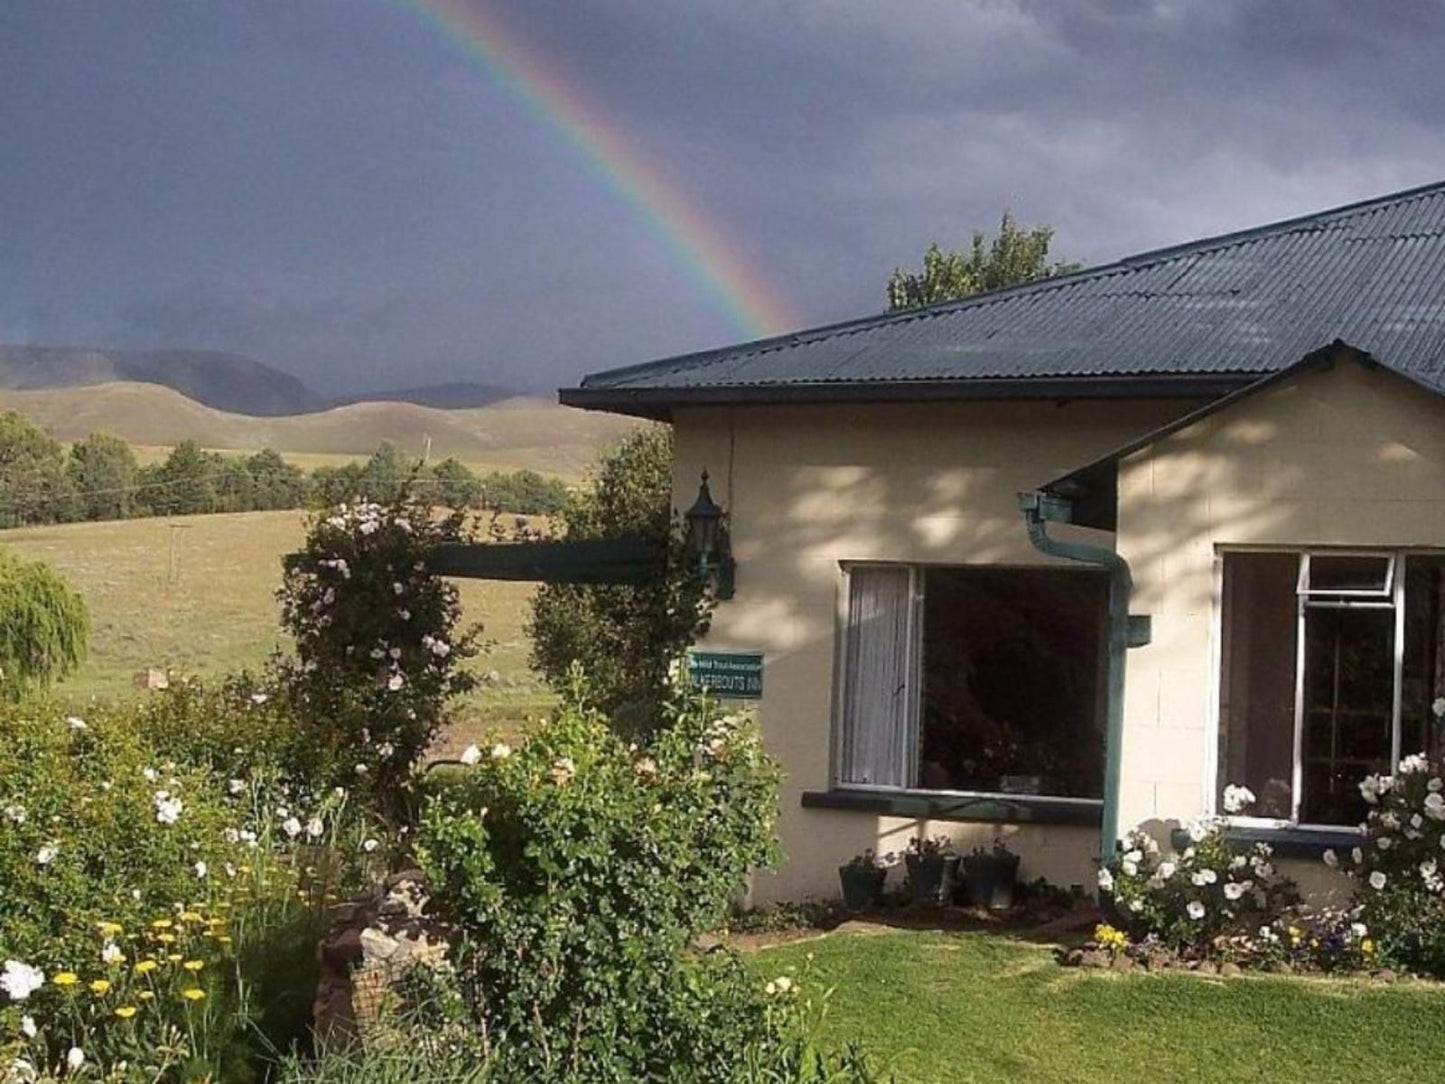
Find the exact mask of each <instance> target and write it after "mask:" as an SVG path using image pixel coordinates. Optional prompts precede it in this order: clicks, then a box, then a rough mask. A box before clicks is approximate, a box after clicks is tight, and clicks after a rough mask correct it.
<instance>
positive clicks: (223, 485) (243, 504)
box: [211, 455, 256, 512]
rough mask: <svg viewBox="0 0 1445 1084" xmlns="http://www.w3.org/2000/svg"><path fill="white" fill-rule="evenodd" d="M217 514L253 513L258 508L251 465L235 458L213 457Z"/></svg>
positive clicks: (212, 466)
mask: <svg viewBox="0 0 1445 1084" xmlns="http://www.w3.org/2000/svg"><path fill="white" fill-rule="evenodd" d="M211 468H212V471H213V474H212V477H213V478H214V479H215V482H214V485H215V487H216V507H215V511H217V512H251V511H254V510H255V508H256V479H255V478H254V477H253V476H252V474H251V468H250V465H249V464H248V463H247V462H246V460H244V459H238V458H237V457H235V456H222V455H213V458H212V459H211Z"/></svg>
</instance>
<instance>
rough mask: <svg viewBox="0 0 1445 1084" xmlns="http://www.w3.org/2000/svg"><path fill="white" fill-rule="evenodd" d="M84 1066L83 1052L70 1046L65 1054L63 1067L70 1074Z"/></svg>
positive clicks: (76, 1047)
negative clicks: (64, 1066)
mask: <svg viewBox="0 0 1445 1084" xmlns="http://www.w3.org/2000/svg"><path fill="white" fill-rule="evenodd" d="M84 1064H85V1051H84V1050H82V1049H80V1047H78V1046H72V1047H71V1048H70V1049H69V1050H68V1051H66V1054H65V1065H66V1068H68V1069H69V1070H70V1071H71V1072H72V1073H73V1072H75V1071H76V1070H77V1069H79V1068H80V1067H81V1066H82V1065H84Z"/></svg>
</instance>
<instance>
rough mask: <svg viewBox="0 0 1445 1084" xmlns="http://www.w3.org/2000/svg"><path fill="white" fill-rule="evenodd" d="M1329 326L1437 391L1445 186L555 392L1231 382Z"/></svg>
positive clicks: (665, 399)
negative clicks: (1187, 379) (1180, 380)
mask: <svg viewBox="0 0 1445 1084" xmlns="http://www.w3.org/2000/svg"><path fill="white" fill-rule="evenodd" d="M1335 339H1343V340H1345V341H1347V342H1349V343H1350V344H1351V345H1352V346H1355V347H1358V348H1359V349H1361V350H1364V351H1367V352H1369V353H1370V354H1372V355H1373V356H1374V357H1376V358H1378V359H1380V360H1381V361H1382V362H1385V363H1387V364H1389V365H1390V367H1391V368H1394V369H1397V370H1399V371H1402V372H1406V373H1409V374H1411V375H1412V376H1413V377H1414V378H1415V379H1417V380H1418V381H1420V382H1421V383H1424V384H1426V385H1432V386H1436V387H1439V388H1441V389H1445V182H1440V183H1436V184H1432V185H1427V186H1424V187H1421V188H1415V189H1411V190H1409V191H1406V192H1399V193H1395V194H1392V195H1388V196H1382V197H1379V198H1377V199H1372V200H1368V201H1365V202H1362V203H1355V204H1351V205H1349V206H1346V207H1339V208H1336V209H1334V210H1329V211H1323V212H1320V213H1318V214H1312V215H1308V216H1305V217H1302V218H1295V219H1290V220H1288V221H1284V222H1277V223H1274V224H1271V225H1267V226H1261V227H1258V228H1255V229H1251V230H1245V231H1241V232H1238V233H1231V234H1226V235H1224V236H1221V237H1213V238H1208V239H1205V240H1201V241H1195V242H1192V243H1190V244H1185V245H1177V246H1174V247H1172V248H1166V249H1159V250H1156V251H1153V252H1147V253H1143V254H1141V255H1138V256H1132V257H1129V258H1127V259H1123V260H1120V261H1118V262H1116V263H1112V264H1108V265H1107V266H1103V267H1096V268H1091V269H1089V270H1085V271H1080V272H1076V273H1073V274H1069V275H1061V276H1058V277H1056V278H1052V279H1045V280H1042V281H1040V282H1035V283H1030V284H1028V285H1024V286H1016V287H1011V288H1008V289H1003V290H996V291H994V292H992V293H987V294H979V295H976V296H974V297H970V298H967V299H965V300H962V301H953V302H945V303H943V304H940V305H933V306H930V307H928V308H923V309H914V310H910V311H907V312H897V313H887V314H884V315H880V316H873V317H869V318H866V319H862V320H855V321H851V322H849V323H845V324H837V325H833V326H830V327H823V328H816V329H814V330H810V331H800V332H797V333H795V334H791V335H782V336H778V337H775V338H771V339H764V340H760V341H758V342H750V343H742V344H738V345H735V346H729V347H724V348H722V349H718V350H709V351H704V352H702V353H697V354H688V355H684V356H681V357H675V358H667V359H665V360H662V361H655V362H651V363H649V364H645V365H636V366H631V367H628V368H624V369H613V370H610V371H608V372H602V373H595V374H592V375H590V376H587V377H585V378H584V379H583V381H582V384H581V387H580V388H575V389H564V390H563V391H562V400H563V402H569V403H573V404H575V405H577V406H590V407H596V408H600V409H613V410H624V411H629V412H634V413H653V414H657V413H665V412H666V408H667V407H668V406H670V405H676V404H680V403H685V402H730V401H759V400H763V401H766V400H769V399H770V398H777V399H780V400H789V401H798V400H804V399H809V398H837V397H840V394H839V393H841V392H843V391H844V390H847V391H848V392H849V394H848V395H847V396H846V397H848V398H871V397H874V396H880V397H881V396H883V395H885V394H888V397H896V396H898V395H900V394H901V395H904V396H906V395H907V394H908V393H909V389H910V388H911V389H914V390H915V391H917V392H919V393H926V394H928V395H929V396H947V395H948V394H950V389H953V390H954V391H956V392H957V393H958V394H960V395H970V394H979V392H980V390H981V389H987V388H995V389H998V390H999V393H1000V394H1029V390H1028V389H1030V388H1034V389H1036V390H1037V391H1038V392H1039V393H1040V394H1054V393H1056V391H1057V390H1058V389H1060V388H1062V387H1067V388H1069V389H1078V390H1079V391H1080V392H1081V393H1082V392H1083V391H1084V390H1085V389H1088V388H1090V387H1093V388H1103V387H1105V386H1110V387H1112V388H1113V389H1114V390H1113V391H1111V392H1110V394H1130V392H1129V388H1130V387H1134V388H1137V389H1144V388H1150V389H1154V390H1153V393H1156V394H1158V393H1163V392H1162V390H1160V389H1165V388H1169V387H1182V386H1183V385H1182V384H1179V383H1172V382H1171V381H1178V380H1179V379H1180V378H1190V379H1193V380H1194V381H1196V386H1197V387H1199V388H1200V389H1204V388H1206V386H1208V388H1209V391H1210V392H1211V393H1223V392H1225V391H1228V390H1230V389H1231V388H1233V387H1238V386H1243V384H1245V383H1247V382H1249V380H1250V379H1252V378H1254V377H1257V376H1259V375H1260V374H1263V373H1268V372H1272V371H1274V370H1276V369H1280V368H1283V367H1284V366H1286V365H1289V364H1291V363H1293V362H1295V361H1297V360H1298V359H1299V358H1300V357H1302V356H1303V355H1305V354H1307V353H1309V352H1310V351H1312V350H1315V349H1317V348H1319V347H1321V346H1323V345H1325V344H1327V343H1329V342H1331V341H1333V340H1335ZM1211 381H1212V383H1211ZM1141 393H1145V392H1142V391H1141Z"/></svg>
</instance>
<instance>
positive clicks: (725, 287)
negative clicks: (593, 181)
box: [398, 0, 802, 338]
mask: <svg viewBox="0 0 1445 1084" xmlns="http://www.w3.org/2000/svg"><path fill="white" fill-rule="evenodd" d="M398 2H400V3H402V4H403V6H405V7H407V8H410V9H411V10H414V11H416V12H418V13H420V14H421V16H422V17H423V18H425V19H426V20H427V21H428V22H430V23H432V24H433V25H434V26H436V27H437V28H439V29H440V30H441V31H442V32H443V33H444V34H445V35H446V37H447V38H448V39H449V40H450V41H451V42H452V43H453V44H454V45H455V46H457V47H458V48H460V50H461V51H462V52H463V53H464V54H465V55H466V56H467V57H468V58H469V59H471V60H473V61H475V62H478V63H479V65H480V67H481V69H482V71H483V72H485V73H486V74H487V75H488V76H489V77H490V78H491V79H492V80H493V81H494V82H495V83H496V84H497V85H499V86H501V87H503V88H505V89H506V90H508V91H510V92H511V93H512V94H513V95H515V97H516V98H517V99H518V100H519V101H520V102H521V103H522V104H523V106H525V108H526V109H527V111H528V112H529V113H531V114H532V115H533V116H534V117H536V118H537V119H538V120H540V121H542V122H543V123H545V124H546V125H548V126H549V127H550V128H552V129H553V130H554V131H555V132H557V133H558V134H560V135H561V136H562V137H563V138H564V139H565V141H566V142H567V143H568V144H570V145H571V146H572V147H573V148H575V149H576V150H577V151H578V152H580V153H581V155H582V157H583V159H584V160H585V161H586V163H587V164H588V166H589V168H590V170H591V171H592V172H593V173H594V174H595V175H596V177H597V178H598V179H599V180H600V181H601V182H602V183H603V184H604V185H605V186H606V187H607V188H609V189H610V190H611V191H612V192H614V193H616V194H617V196H619V197H620V198H621V199H622V200H623V201H624V202H626V203H627V204H629V205H630V206H631V207H632V208H633V210H634V211H635V212H636V213H637V215H638V217H639V218H640V219H641V221H642V222H643V223H644V224H645V225H646V226H647V227H648V228H649V229H650V231H651V232H652V233H653V234H654V235H655V236H656V237H657V238H658V239H659V240H660V241H661V242H662V243H663V244H664V245H665V246H666V247H667V249H668V250H669V251H670V252H671V253H672V255H673V257H674V258H675V259H676V260H677V262H678V264H679V265H680V266H681V267H682V268H683V269H684V270H685V271H686V272H687V274H688V276H689V277H690V278H691V279H692V280H693V281H694V282H696V283H697V284H698V286H699V287H700V288H701V289H702V290H703V292H704V293H705V294H706V295H708V296H709V297H711V298H712V299H714V301H715V302H716V303H717V304H718V305H719V306H720V307H721V308H722V309H723V310H724V312H725V313H726V315H727V317H728V319H729V321H730V322H732V323H733V324H734V325H735V326H736V328H737V330H738V332H739V333H740V334H742V335H744V336H746V337H748V338H757V337H761V336H765V335H772V334H777V333H780V332H784V331H788V330H790V329H792V328H796V327H799V326H801V324H802V321H801V320H799V319H798V318H797V316H796V314H795V313H793V312H792V311H791V310H790V308H789V307H788V306H787V305H786V304H785V303H784V302H783V301H782V299H781V297H780V295H779V293H778V291H777V290H776V289H774V288H773V287H772V286H770V285H769V284H768V282H767V281H766V280H765V279H764V277H763V276H762V274H761V273H760V272H758V271H757V269H756V268H754V267H753V266H751V264H750V262H749V261H748V260H747V259H746V257H745V256H744V255H743V253H742V252H741V251H740V250H739V249H738V247H737V246H736V245H735V244H734V243H733V242H732V241H730V240H729V239H728V237H727V236H726V235H725V233H724V231H723V230H721V229H719V228H718V227H717V226H716V225H714V224H713V223H712V222H710V221H709V220H708V218H707V215H706V214H705V213H704V212H703V211H702V209H700V208H699V207H698V206H697V205H696V204H695V203H694V202H693V201H692V200H690V199H689V198H688V196H687V194H686V193H685V192H683V190H682V189H681V188H680V187H678V185H677V184H676V183H675V182H673V181H672V180H671V179H670V178H669V177H668V176H667V174H666V172H664V171H663V169H662V168H661V167H660V166H658V165H657V164H656V163H654V162H651V161H649V160H648V158H647V157H646V156H645V155H644V154H643V152H642V151H641V149H640V148H638V147H637V146H635V145H634V144H633V142H632V141H631V140H629V139H628V138H627V136H626V134H625V133H624V131H623V130H622V128H621V126H620V125H619V124H618V123H617V122H616V121H615V120H613V119H612V118H611V117H609V116H608V115H607V114H606V113H605V112H604V111H603V110H602V109H601V108H600V107H599V106H598V105H597V104H596V103H595V102H594V101H593V98H592V96H591V95H589V94H588V93H587V92H586V90H584V88H582V87H581V86H579V85H577V84H576V83H575V82H574V81H572V80H570V79H569V78H568V77H567V75H566V73H564V72H563V71H562V70H560V69H559V68H557V67H555V66H548V65H547V64H546V63H544V61H543V60H542V58H540V57H539V56H537V55H536V54H535V52H533V51H531V50H529V49H528V48H527V47H526V46H525V45H524V44H523V43H522V42H521V41H520V40H519V39H518V38H517V36H516V35H515V34H513V33H512V32H511V31H509V30H508V28H507V27H506V26H505V25H504V24H503V23H502V21H501V20H500V19H499V18H498V17H497V16H496V14H495V13H493V12H492V11H490V10H489V9H488V6H487V4H486V3H485V2H481V0H398Z"/></svg>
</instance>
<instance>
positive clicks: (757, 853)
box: [416, 673, 778, 1080]
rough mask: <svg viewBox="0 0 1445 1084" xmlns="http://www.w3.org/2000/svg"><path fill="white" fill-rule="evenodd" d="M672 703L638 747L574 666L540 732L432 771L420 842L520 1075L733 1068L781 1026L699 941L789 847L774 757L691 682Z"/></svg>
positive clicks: (478, 999) (497, 1056)
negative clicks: (596, 701) (755, 875)
mask: <svg viewBox="0 0 1445 1084" xmlns="http://www.w3.org/2000/svg"><path fill="white" fill-rule="evenodd" d="M661 710H662V712H663V716H664V718H663V720H662V722H661V725H659V726H657V727H656V728H655V729H654V731H653V734H652V736H651V738H650V739H649V740H648V741H647V742H646V743H645V744H640V745H639V744H628V743H627V742H626V741H625V739H623V738H620V737H619V736H618V735H617V734H616V733H615V731H614V730H613V729H612V728H611V726H610V725H609V721H608V719H607V716H606V715H605V714H604V713H603V712H602V711H601V710H600V709H597V708H594V707H592V706H591V705H590V704H589V703H588V702H587V699H586V694H585V691H584V690H583V688H582V687H581V682H580V679H579V678H578V677H577V675H576V674H575V673H574V676H573V683H572V686H571V688H570V689H569V690H568V691H567V694H566V697H565V699H564V702H563V705H562V707H561V708H560V709H559V710H558V711H557V713H556V714H555V715H554V716H553V717H552V718H551V719H550V720H549V721H548V722H546V723H544V724H542V725H541V726H540V727H539V728H538V729H536V730H535V732H534V733H532V734H531V735H530V736H529V738H528V740H527V741H526V742H525V744H522V745H521V746H520V747H518V748H516V749H513V748H511V747H509V746H507V745H504V744H498V745H496V746H494V747H493V748H492V749H491V750H489V751H484V750H473V751H469V752H470V754H471V755H469V756H467V757H466V758H464V759H465V760H467V761H471V762H472V763H471V765H470V767H468V768H466V769H463V770H460V771H450V772H448V773H446V774H445V778H444V779H443V780H441V781H436V780H433V781H432V785H431V786H430V787H429V788H428V789H429V793H428V795H427V796H426V799H425V801H424V805H423V813H422V818H421V823H420V825H419V828H418V833H417V839H416V853H417V856H418V859H419V861H420V863H421V865H422V868H423V869H424V870H425V871H426V874H427V879H428V885H429V887H430V889H431V891H432V893H433V898H434V900H435V901H436V903H437V905H438V906H440V907H441V908H442V914H443V917H445V918H447V919H448V920H449V921H451V922H453V923H454V924H455V925H457V926H458V927H459V928H461V929H462V930H463V931H464V932H465V934H466V935H467V944H466V946H465V947H464V949H463V951H462V953H461V956H460V959H459V968H460V974H461V976H462V979H463V989H464V990H466V991H470V995H469V996H468V998H467V1004H468V1007H469V1010H470V1011H471V1012H472V1013H473V1014H474V1019H475V1025H476V1028H477V1031H478V1033H479V1034H481V1035H484V1036H486V1037H487V1039H488V1042H489V1044H490V1045H489V1048H488V1052H489V1055H490V1056H491V1057H492V1059H493V1061H494V1064H495V1065H496V1067H497V1070H498V1071H499V1072H501V1073H503V1074H504V1075H506V1076H507V1078H508V1079H537V1080H560V1079H569V1080H570V1079H586V1080H631V1079H638V1078H647V1079H652V1078H663V1077H666V1078H667V1079H698V1080H714V1079H716V1080H727V1079H735V1077H733V1076H730V1075H729V1074H731V1073H733V1072H734V1071H736V1070H738V1069H739V1061H738V1059H739V1058H740V1057H741V1056H742V1054H743V1052H744V1051H745V1050H747V1049H749V1048H756V1047H758V1046H759V1044H766V1043H767V1042H768V1041H769V1040H770V1036H772V1035H773V1031H772V1029H771V1027H770V1024H769V1016H768V1003H767V1000H766V998H765V997H764V996H763V995H762V992H761V991H760V990H759V989H758V984H757V982H756V980H755V979H754V978H751V977H750V976H749V975H748V974H747V973H746V972H745V971H744V970H743V968H742V966H741V964H740V963H739V962H738V961H737V959H736V958H734V957H732V956H731V955H730V954H727V953H717V954H708V955H706V956H702V957H699V956H697V955H695V954H693V953H692V952H691V949H690V946H691V944H692V942H693V940H694V938H695V937H696V936H697V935H698V934H699V933H701V932H703V931H706V930H709V929H712V928H714V927H715V926H717V925H718V924H719V923H720V922H721V921H722V920H723V918H724V917H725V915H726V914H727V911H728V906H729V903H730V901H731V900H732V899H733V897H734V895H735V894H736V893H737V891H738V890H739V889H740V888H741V887H742V885H743V884H744V881H745V878H746V876H747V874H748V871H749V870H750V869H752V868H755V867H758V866H763V865H766V864H768V863H770V862H771V861H772V859H773V857H774V854H775V843H774V839H775V824H776V819H777V783H778V770H777V767H776V765H775V764H774V762H773V761H772V760H771V759H770V758H769V757H768V756H767V755H766V754H765V753H764V752H763V750H762V747H761V743H760V742H759V739H758V735H757V731H756V728H755V727H754V726H753V725H752V724H751V723H750V722H748V721H747V720H745V719H743V718H741V717H739V716H733V715H727V714H724V713H723V712H722V710H721V709H720V708H719V707H718V705H717V704H716V703H715V702H713V701H711V700H709V699H708V698H707V697H706V696H705V695H703V694H701V693H699V692H697V691H696V690H694V689H692V688H690V687H687V686H679V687H673V688H672V689H671V690H670V691H669V693H668V696H667V699H666V701H665V702H664V704H663V706H662V709H661Z"/></svg>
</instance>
